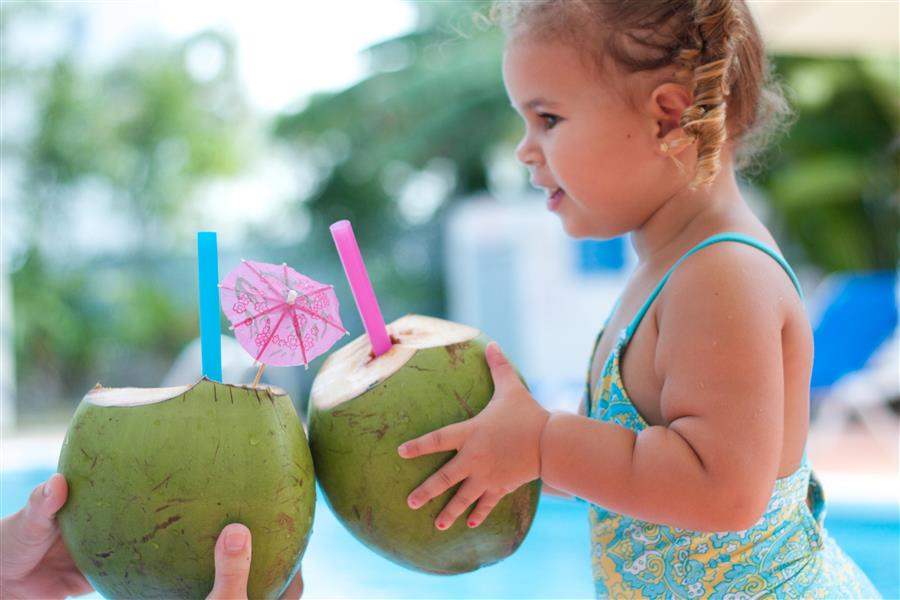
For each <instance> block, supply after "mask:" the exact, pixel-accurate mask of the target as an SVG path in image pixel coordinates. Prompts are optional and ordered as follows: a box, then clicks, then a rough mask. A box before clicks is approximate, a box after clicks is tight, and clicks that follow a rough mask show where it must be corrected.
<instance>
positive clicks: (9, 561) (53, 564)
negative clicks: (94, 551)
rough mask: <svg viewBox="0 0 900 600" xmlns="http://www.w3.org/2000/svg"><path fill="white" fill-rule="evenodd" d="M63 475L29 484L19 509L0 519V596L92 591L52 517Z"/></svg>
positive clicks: (61, 500)
mask: <svg viewBox="0 0 900 600" xmlns="http://www.w3.org/2000/svg"><path fill="white" fill-rule="evenodd" d="M68 493H69V488H68V486H67V485H66V479H65V477H63V476H62V475H60V474H59V473H54V474H53V475H52V476H51V477H50V479H48V480H47V481H46V482H45V483H43V484H41V485H39V486H37V487H36V488H34V491H32V492H31V496H29V498H28V503H27V504H26V505H25V508H23V509H22V510H20V511H19V512H17V513H16V514H14V515H11V516H9V517H6V518H5V519H3V520H0V546H2V549H3V552H2V557H0V564H2V569H0V597H2V598H4V599H7V598H10V599H12V598H48V599H49V598H65V597H66V596H79V595H81V594H86V593H88V592H91V591H93V589H94V588H93V587H92V586H91V584H90V583H88V580H87V579H85V578H84V575H82V574H81V571H79V570H78V567H76V566H75V561H73V560H72V556H71V555H70V554H69V551H68V549H67V548H66V545H65V544H64V543H63V540H62V537H60V535H59V525H58V524H57V522H56V512H57V511H58V510H59V509H60V508H62V506H63V504H65V503H66V498H67V497H68Z"/></svg>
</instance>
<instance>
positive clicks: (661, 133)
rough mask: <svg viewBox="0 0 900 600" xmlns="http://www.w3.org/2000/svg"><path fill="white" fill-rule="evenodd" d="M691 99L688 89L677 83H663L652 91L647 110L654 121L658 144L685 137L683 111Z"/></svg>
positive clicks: (654, 132)
mask: <svg viewBox="0 0 900 600" xmlns="http://www.w3.org/2000/svg"><path fill="white" fill-rule="evenodd" d="M691 100H692V97H691V93H690V92H689V91H688V89H687V88H685V87H684V86H683V85H680V84H677V83H663V84H661V85H659V86H657V87H656V89H654V90H653V91H652V92H651V93H650V98H649V99H648V101H647V105H646V110H647V113H648V115H649V116H650V118H651V120H652V122H653V125H652V126H653V135H654V137H655V138H656V143H657V144H661V143H663V142H669V143H671V142H673V141H675V140H677V139H680V138H683V137H685V133H684V132H683V131H682V130H681V113H683V112H684V111H685V110H686V109H687V108H688V107H689V106H690V105H691Z"/></svg>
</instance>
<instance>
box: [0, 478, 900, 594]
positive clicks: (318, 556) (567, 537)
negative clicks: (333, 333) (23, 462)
mask: <svg viewBox="0 0 900 600" xmlns="http://www.w3.org/2000/svg"><path fill="white" fill-rule="evenodd" d="M52 473H53V471H52V470H49V469H32V470H27V471H8V472H3V473H0V476H2V486H0V516H7V515H9V514H12V513H14V512H16V511H17V510H18V509H19V508H21V507H22V506H24V504H25V502H26V500H27V499H28V494H29V493H30V492H31V490H32V489H33V488H34V486H36V485H38V484H39V483H41V482H42V481H44V480H46V479H47V478H48V477H49V476H50V475H51V474H52ZM319 498H320V500H319V503H318V505H317V506H316V517H315V522H314V524H313V535H312V538H311V540H310V544H309V547H308V548H307V550H306V554H305V555H304V558H303V579H304V582H305V584H306V591H305V593H304V598H323V597H329V598H333V597H345V598H346V597H350V598H413V597H415V598H592V597H593V591H592V590H593V586H592V582H591V571H590V560H589V552H590V550H589V541H588V529H587V512H586V507H585V506H584V505H582V504H578V503H575V502H569V501H566V500H561V499H557V498H552V497H546V496H545V497H544V498H542V499H541V503H540V506H539V508H538V514H537V517H536V519H535V522H534V525H533V526H532V529H531V531H530V532H529V534H528V537H527V538H526V539H525V542H524V543H523V544H522V546H521V548H519V550H518V551H517V552H516V553H515V554H514V555H513V556H511V557H510V558H508V559H506V560H504V561H502V562H500V563H498V564H496V565H493V566H490V567H486V568H484V569H481V570H479V571H476V572H474V573H468V574H465V575H456V576H452V577H446V576H438V575H426V574H422V573H415V572H413V571H409V570H407V569H404V568H402V567H399V566H397V565H395V564H393V563H391V562H390V561H388V560H386V559H383V558H381V557H380V556H378V555H377V554H374V553H373V552H371V551H370V550H368V549H367V548H366V547H365V546H363V545H362V544H361V543H359V542H357V541H356V540H355V539H354V538H353V537H352V536H351V535H350V534H349V533H348V532H347V531H346V530H345V529H344V528H343V527H342V526H341V525H340V523H339V522H338V521H337V520H336V519H335V518H334V516H333V515H332V513H331V511H330V510H329V509H328V507H327V506H326V504H325V503H324V502H323V501H322V500H321V493H320V494H319ZM826 527H827V528H828V530H829V532H830V533H831V535H832V536H833V537H834V538H835V539H836V540H837V541H838V543H839V544H840V545H841V547H842V548H843V549H844V550H845V551H846V552H847V554H849V555H850V556H852V557H853V558H854V560H856V562H857V563H858V564H859V565H860V566H861V567H862V569H863V570H864V571H865V572H866V574H867V575H868V576H869V577H870V578H871V579H872V581H873V582H874V583H875V585H876V587H878V589H879V590H880V591H881V593H882V594H883V595H884V596H885V598H900V512H898V507H897V506H895V505H883V504H878V505H843V504H831V505H829V507H828V516H827V518H826ZM83 598H100V596H99V595H97V594H93V595H89V596H83Z"/></svg>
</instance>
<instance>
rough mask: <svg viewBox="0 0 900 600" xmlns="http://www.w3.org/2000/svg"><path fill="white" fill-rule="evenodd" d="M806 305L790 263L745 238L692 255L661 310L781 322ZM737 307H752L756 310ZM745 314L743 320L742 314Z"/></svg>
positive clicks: (668, 290) (675, 275) (673, 279)
mask: <svg viewBox="0 0 900 600" xmlns="http://www.w3.org/2000/svg"><path fill="white" fill-rule="evenodd" d="M798 307H799V308H801V309H802V300H801V299H800V296H799V294H798V293H797V291H796V288H795V287H794V284H793V282H792V280H791V277H790V275H788V273H787V271H786V270H785V269H784V267H782V266H781V264H779V262H778V261H776V260H775V259H774V258H773V257H772V256H770V255H769V254H767V253H766V252H764V251H762V250H760V249H759V248H755V247H753V246H750V245H748V244H744V243H740V242H719V243H717V244H712V245H711V246H708V247H706V248H704V249H702V250H700V251H698V252H696V253H695V254H693V255H691V256H690V257H688V258H687V259H686V260H685V261H684V262H683V263H682V264H681V265H679V267H678V268H677V269H675V272H674V273H673V274H672V277H671V279H670V280H669V282H668V283H667V284H666V288H665V289H664V294H663V295H662V297H661V298H660V309H661V310H660V313H661V314H662V313H664V312H667V311H668V312H671V313H676V314H677V315H678V318H679V319H680V318H681V316H682V315H688V314H697V315H698V316H701V317H703V316H704V315H705V316H707V317H714V316H715V315H716V314H723V315H724V316H725V317H726V318H727V319H728V320H729V321H731V320H734V321H744V322H747V321H748V320H749V321H751V322H753V323H754V324H756V325H759V324H761V322H763V321H768V322H772V320H773V319H774V320H775V321H778V322H780V323H783V322H784V320H785V319H786V318H787V317H788V315H789V314H791V313H793V312H794V311H796V309H797V308H798ZM736 311H751V312H752V313H753V314H748V313H746V312H741V313H739V312H736ZM738 317H740V318H738Z"/></svg>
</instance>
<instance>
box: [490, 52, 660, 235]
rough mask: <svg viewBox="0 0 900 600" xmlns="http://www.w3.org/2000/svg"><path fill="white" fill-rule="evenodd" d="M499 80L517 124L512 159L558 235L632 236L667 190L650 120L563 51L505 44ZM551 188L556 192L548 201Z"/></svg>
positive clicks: (657, 140) (551, 194) (650, 118)
mask: <svg viewBox="0 0 900 600" xmlns="http://www.w3.org/2000/svg"><path fill="white" fill-rule="evenodd" d="M617 76H618V77H621V75H617ZM503 78H504V83H505V85H506V91H507V94H508V95H509V98H510V101H511V103H512V105H513V107H514V108H515V109H516V110H517V111H518V112H519V113H520V114H521V115H522V117H523V119H524V120H525V136H524V137H523V139H522V141H521V142H520V143H519V146H518V148H517V149H516V157H517V158H518V159H519V160H520V161H521V162H523V163H524V164H525V165H526V166H528V169H529V171H530V172H531V182H532V185H534V186H536V187H541V188H544V189H545V191H546V192H547V196H548V208H550V209H551V210H553V211H554V212H556V213H557V214H559V216H560V218H561V219H562V222H563V227H564V228H565V230H566V232H567V233H568V234H569V235H571V236H574V237H599V238H609V237H614V236H616V235H621V234H623V233H626V232H628V231H633V230H635V229H637V228H639V227H640V226H641V225H642V224H643V223H644V221H646V220H647V219H648V218H649V217H650V215H651V214H652V213H653V211H655V210H656V209H657V208H658V207H659V205H660V204H661V202H662V199H663V198H665V197H666V190H665V187H666V186H667V185H670V184H671V182H668V183H666V182H665V179H666V177H664V174H665V170H664V166H665V164H664V161H662V160H660V156H659V153H658V149H659V143H660V141H659V139H658V138H657V137H656V136H657V130H656V121H655V120H654V119H653V118H652V117H651V115H649V114H644V113H641V112H640V109H635V108H633V107H631V106H630V105H629V104H628V103H626V101H625V100H624V98H623V97H622V95H621V94H620V93H619V92H617V91H616V90H615V89H614V88H613V85H612V83H611V82H610V81H604V80H603V79H602V78H601V77H600V76H599V75H598V74H597V72H596V71H593V70H591V69H589V68H588V67H587V66H586V65H585V64H583V62H582V61H581V60H580V57H579V55H578V54H577V52H576V51H575V50H574V49H572V48H570V47H569V46H566V45H563V44H557V43H543V42H536V41H529V40H528V39H525V38H516V39H513V40H512V41H511V42H510V43H509V44H508V45H507V48H506V52H505V53H504V60H503ZM634 83H635V84H639V80H638V79H637V78H636V79H635V80H634ZM532 101H534V102H535V103H534V104H529V103H530V102H532ZM558 188H562V190H563V192H560V193H557V194H556V195H555V196H554V195H553V194H554V192H555V191H556V190H557V189H558Z"/></svg>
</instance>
